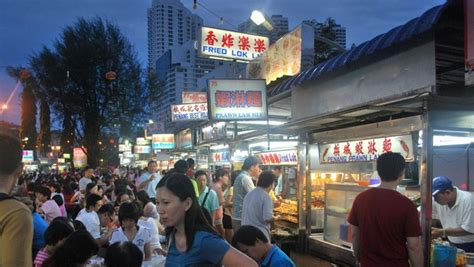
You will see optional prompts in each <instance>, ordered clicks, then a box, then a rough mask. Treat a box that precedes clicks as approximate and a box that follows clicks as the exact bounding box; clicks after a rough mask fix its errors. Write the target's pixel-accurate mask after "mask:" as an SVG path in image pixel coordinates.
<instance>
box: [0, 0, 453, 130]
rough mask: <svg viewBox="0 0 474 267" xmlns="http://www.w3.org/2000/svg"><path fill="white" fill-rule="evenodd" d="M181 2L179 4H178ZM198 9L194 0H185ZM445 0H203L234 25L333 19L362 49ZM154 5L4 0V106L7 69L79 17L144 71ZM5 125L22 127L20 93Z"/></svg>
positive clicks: (0, 58) (0, 73) (125, 0)
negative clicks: (274, 18)
mask: <svg viewBox="0 0 474 267" xmlns="http://www.w3.org/2000/svg"><path fill="white" fill-rule="evenodd" d="M176 1H178V0H176ZM181 2H183V3H184V5H185V6H186V7H188V8H189V9H190V10H192V3H193V0H182V1H181ZM444 2H445V1H444V0H415V1H413V0H358V1H355V0H260V1H256V0H239V1H228V0H202V1H201V0H198V3H201V4H202V5H204V6H205V7H206V8H208V9H209V10H211V11H212V12H213V13H215V14H218V15H219V16H222V17H224V20H225V21H228V22H229V23H230V24H231V25H238V24H239V23H241V22H243V21H245V20H246V19H247V18H248V17H249V16H250V13H251V12H252V10H254V9H259V10H261V11H263V12H265V13H266V14H267V15H269V16H271V15H274V14H281V15H283V16H286V17H288V18H289V21H290V29H292V28H294V27H295V26H297V25H298V24H300V23H301V21H303V20H305V19H316V20H317V21H324V20H325V19H326V18H327V17H332V18H334V19H335V20H336V22H337V23H339V24H341V25H342V26H345V27H346V31H347V46H348V47H350V45H351V44H352V43H355V44H356V45H357V44H360V43H362V42H364V41H366V40H369V39H371V38H373V37H375V36H377V35H378V34H381V33H384V32H386V31H388V30H390V29H391V28H393V27H396V26H398V25H401V24H404V23H405V22H407V21H408V20H410V19H412V18H414V17H418V16H420V15H421V14H422V13H423V12H425V11H426V10H428V9H430V8H431V7H434V6H437V5H440V4H443V3H444ZM150 6H151V0H147V1H143V0H136V1H132V0H46V1H40V0H1V1H0V104H3V103H4V102H6V100H7V99H8V97H9V95H10V93H11V92H12V91H13V89H14V87H15V80H14V79H12V78H10V77H9V76H8V75H6V72H5V67H6V66H18V65H23V66H25V65H27V63H28V59H29V57H30V56H31V55H32V54H34V53H36V52H38V51H39V50H40V49H41V48H42V46H43V45H46V46H50V45H51V44H52V42H53V41H54V40H55V39H56V38H59V35H60V33H61V32H62V30H63V28H64V27H65V26H67V25H72V24H73V23H74V22H75V21H76V20H77V18H78V17H85V18H91V17H95V16H100V17H102V18H106V19H108V20H110V21H112V22H113V23H115V24H117V25H118V26H119V28H120V29H121V30H122V32H123V34H124V35H125V36H126V37H127V38H128V39H129V40H130V42H131V43H132V44H133V45H134V47H135V49H136V52H137V54H138V56H139V60H140V62H141V63H142V66H143V68H145V67H146V59H147V17H146V11H147V8H148V7H150ZM192 11H193V12H195V13H197V14H198V15H200V16H201V17H202V18H203V19H204V23H205V24H206V25H212V26H219V27H225V28H230V29H234V30H235V28H233V27H232V26H231V25H229V24H224V25H219V24H218V23H219V18H217V17H216V16H215V15H212V14H210V13H209V12H207V11H206V10H205V9H204V8H202V7H199V6H198V9H197V10H192ZM21 89H22V88H21V87H20V88H19V89H18V90H17V92H16V94H15V96H14V97H13V99H12V101H11V102H10V105H9V109H8V110H7V112H5V113H4V114H0V120H7V121H10V122H14V123H17V124H18V123H19V118H20V116H19V104H20V101H19V97H18V96H19V93H20V92H21Z"/></svg>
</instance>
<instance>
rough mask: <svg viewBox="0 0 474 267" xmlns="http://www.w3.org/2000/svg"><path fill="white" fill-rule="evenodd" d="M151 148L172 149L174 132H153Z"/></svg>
mask: <svg viewBox="0 0 474 267" xmlns="http://www.w3.org/2000/svg"><path fill="white" fill-rule="evenodd" d="M151 143H152V147H153V149H173V148H174V134H154V135H152V136H151Z"/></svg>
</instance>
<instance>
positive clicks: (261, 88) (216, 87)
mask: <svg viewBox="0 0 474 267" xmlns="http://www.w3.org/2000/svg"><path fill="white" fill-rule="evenodd" d="M209 97H210V98H209V103H210V114H211V118H212V119H213V120H252V119H254V120H261V119H266V118H267V100H266V88H265V81H264V80H209Z"/></svg>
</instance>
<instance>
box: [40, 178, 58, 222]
mask: <svg viewBox="0 0 474 267" xmlns="http://www.w3.org/2000/svg"><path fill="white" fill-rule="evenodd" d="M35 196H36V209H37V212H38V213H39V214H40V215H42V216H43V217H44V219H45V220H46V221H47V222H48V223H50V222H51V221H52V220H53V219H54V218H56V217H60V216H61V210H60V209H59V206H58V204H57V203H56V201H54V200H52V199H50V196H51V191H50V190H49V189H48V188H47V187H43V186H40V187H38V188H37V189H36V190H35Z"/></svg>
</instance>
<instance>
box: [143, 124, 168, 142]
mask: <svg viewBox="0 0 474 267" xmlns="http://www.w3.org/2000/svg"><path fill="white" fill-rule="evenodd" d="M164 131H165V123H164V122H163V121H154V122H153V123H147V124H146V133H147V138H148V139H151V136H152V135H153V134H158V133H163V132H164Z"/></svg>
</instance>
